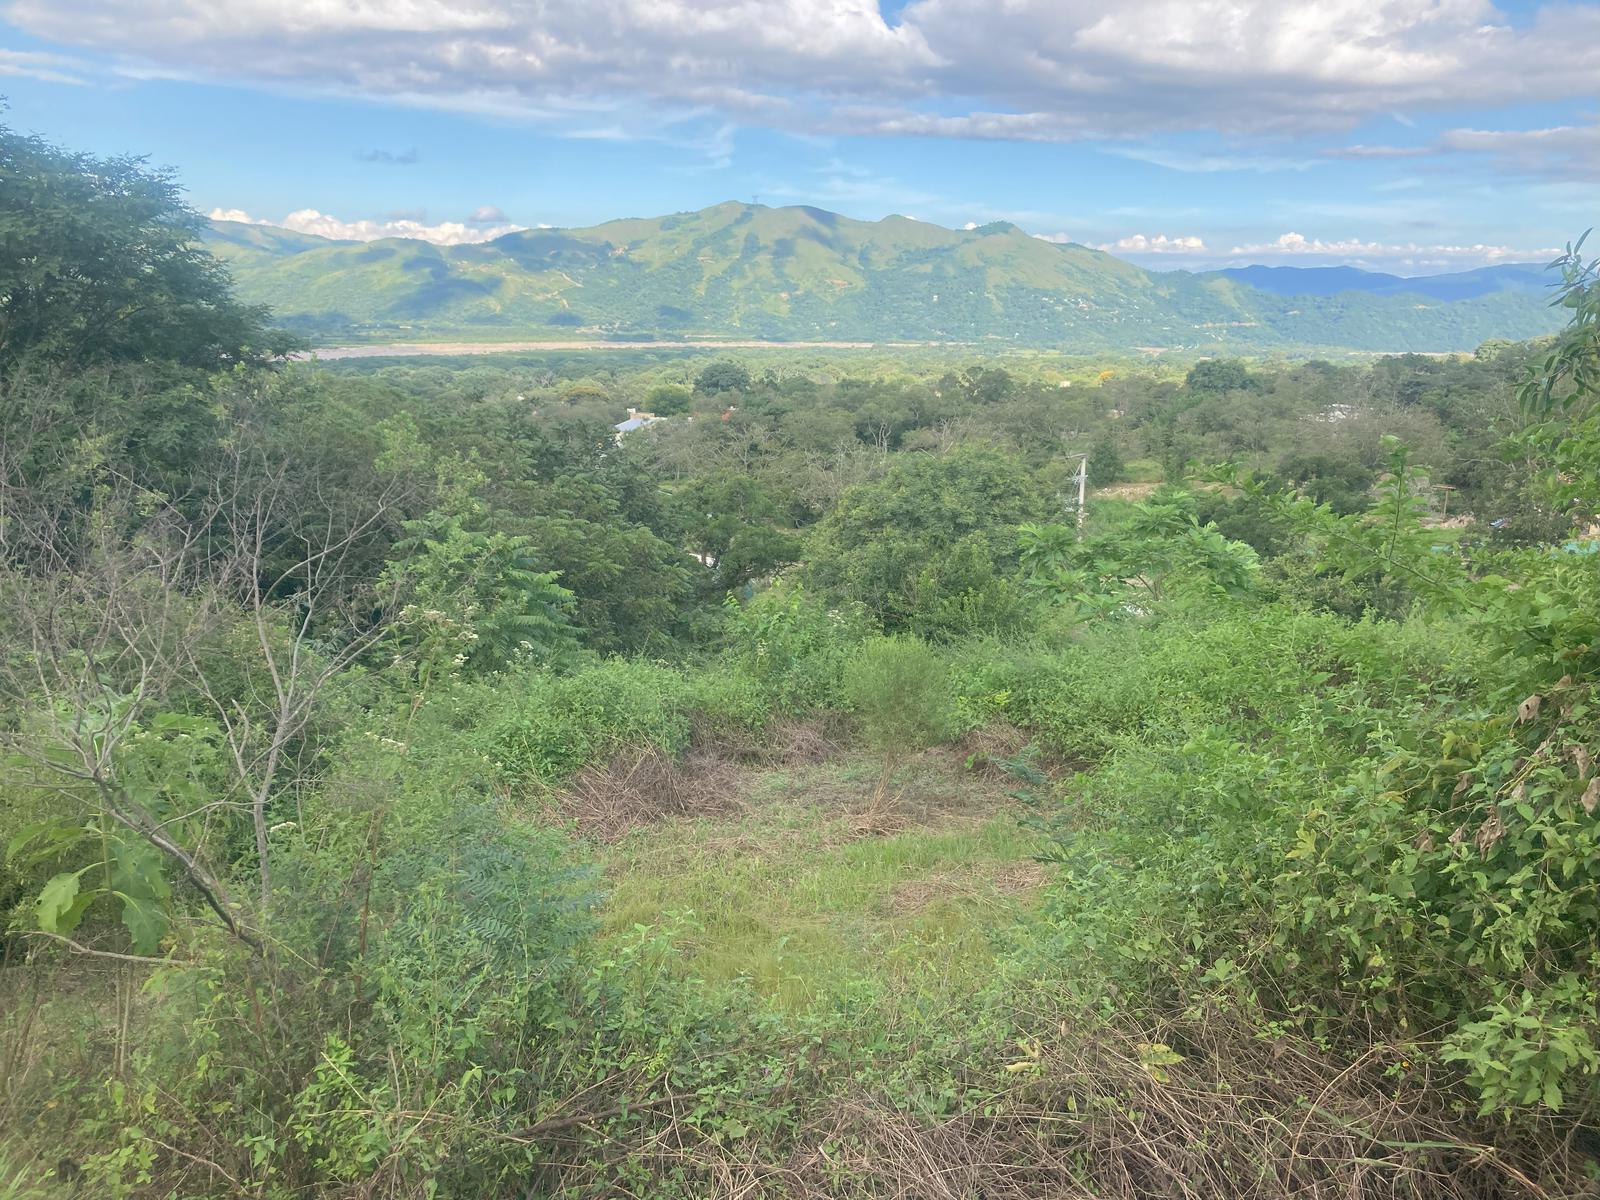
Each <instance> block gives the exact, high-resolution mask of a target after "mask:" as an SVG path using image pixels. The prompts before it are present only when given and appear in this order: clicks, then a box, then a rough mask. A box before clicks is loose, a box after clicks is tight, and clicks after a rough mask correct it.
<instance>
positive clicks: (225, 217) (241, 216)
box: [210, 205, 548, 246]
mask: <svg viewBox="0 0 1600 1200" xmlns="http://www.w3.org/2000/svg"><path fill="white" fill-rule="evenodd" d="M491 212H492V213H495V214H498V215H499V220H498V221H497V222H495V223H492V224H490V223H485V222H484V221H482V220H480V219H479V218H480V214H484V213H491ZM210 216H211V219H212V220H213V221H240V222H243V223H244V224H246V225H272V226H276V227H277V228H279V229H292V230H293V231H294V232H296V233H309V234H314V235H315V236H317V237H325V238H332V239H333V240H335V241H343V242H375V241H377V240H378V239H379V238H415V239H416V240H418V241H423V242H433V243H434V244H435V245H439V246H460V245H465V244H466V243H469V242H487V241H489V240H491V239H493V238H497V237H504V236H505V235H506V234H508V233H516V232H518V231H520V230H523V229H526V228H527V226H525V225H513V224H511V223H510V222H508V221H506V220H505V215H504V214H503V213H500V210H499V209H497V208H492V207H490V206H487V205H486V206H485V207H483V208H480V209H478V210H477V211H476V212H474V213H473V215H472V218H471V219H470V220H469V221H467V222H461V221H441V222H440V223H439V224H437V225H428V224H425V223H423V222H422V221H417V220H413V219H411V218H409V217H397V218H389V219H386V220H382V221H370V220H368V221H341V220H340V219H339V218H338V217H335V216H332V215H330V214H328V213H323V212H318V211H317V210H316V209H314V208H301V209H297V210H296V211H294V212H292V213H290V214H289V215H288V216H286V217H284V218H283V220H281V221H266V220H261V219H258V218H256V217H252V216H251V215H250V214H249V213H247V212H245V211H244V210H243V209H238V208H214V209H212V210H211V213H210ZM540 228H548V227H547V226H540Z"/></svg>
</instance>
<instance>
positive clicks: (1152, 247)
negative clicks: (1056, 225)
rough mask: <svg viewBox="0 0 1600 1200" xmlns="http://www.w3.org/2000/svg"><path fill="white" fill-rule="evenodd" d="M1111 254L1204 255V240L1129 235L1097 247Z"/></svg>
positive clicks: (1159, 235)
mask: <svg viewBox="0 0 1600 1200" xmlns="http://www.w3.org/2000/svg"><path fill="white" fill-rule="evenodd" d="M1096 249H1098V250H1109V251H1110V252H1111V253H1112V254H1206V253H1209V252H1208V251H1207V250H1206V243H1205V239H1203V238H1197V237H1183V236H1179V237H1168V236H1167V235H1166V234H1164V233H1158V234H1155V235H1154V236H1150V235H1148V234H1143V233H1134V234H1129V235H1128V236H1127V237H1125V238H1118V239H1117V240H1116V241H1114V242H1107V243H1105V244H1104V245H1101V246H1097V247H1096Z"/></svg>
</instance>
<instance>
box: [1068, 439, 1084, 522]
mask: <svg viewBox="0 0 1600 1200" xmlns="http://www.w3.org/2000/svg"><path fill="white" fill-rule="evenodd" d="M1067 457H1069V458H1076V459H1077V460H1078V475H1077V482H1078V507H1077V518H1076V524H1077V526H1078V540H1079V541H1080V542H1081V541H1082V540H1083V514H1084V498H1085V493H1086V491H1087V490H1088V485H1089V456H1088V455H1087V454H1081V453H1080V454H1070V455H1068V456H1067Z"/></svg>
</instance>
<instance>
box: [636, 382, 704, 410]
mask: <svg viewBox="0 0 1600 1200" xmlns="http://www.w3.org/2000/svg"><path fill="white" fill-rule="evenodd" d="M693 403H694V393H693V392H692V391H690V390H689V389H688V388H686V387H684V386H683V385H682V384H681V383H663V384H660V385H658V386H656V387H653V388H651V389H650V393H649V395H647V396H646V397H645V398H644V407H645V411H647V412H653V413H655V414H656V416H658V417H675V416H678V415H679V414H680V413H686V412H688V411H689V406H690V405H691V404H693Z"/></svg>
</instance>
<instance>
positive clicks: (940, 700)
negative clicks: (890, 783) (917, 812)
mask: <svg viewBox="0 0 1600 1200" xmlns="http://www.w3.org/2000/svg"><path fill="white" fill-rule="evenodd" d="M844 695H845V699H846V700H847V702H848V703H849V705H850V707H851V709H853V710H854V712H855V713H856V715H857V716H858V717H859V718H860V719H861V727H862V732H863V734H864V736H865V738H866V741H867V743H868V745H870V746H871V747H872V748H873V749H874V750H876V751H877V752H878V753H880V754H882V755H884V757H885V758H897V757H899V756H900V755H902V754H905V753H907V752H908V751H913V750H920V749H922V748H924V747H926V746H932V745H936V744H938V743H939V742H941V741H943V740H945V739H946V738H948V737H950V736H951V735H952V734H953V733H954V732H955V729H956V721H957V714H956V709H955V702H954V701H955V698H954V697H953V696H952V694H951V691H950V676H949V672H948V671H947V670H946V669H945V665H944V663H943V662H941V661H940V659H939V657H938V655H937V654H935V653H934V651H933V650H932V648H930V647H929V646H928V645H927V644H926V643H924V642H921V641H918V640H917V639H916V638H912V637H906V636H897V637H882V638H874V639H873V640H871V641H869V642H865V643H863V644H862V645H861V647H860V648H859V649H858V650H857V652H856V654H855V656H854V657H853V658H852V659H851V661H850V663H849V665H848V666H847V667H846V668H845V674H844Z"/></svg>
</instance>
